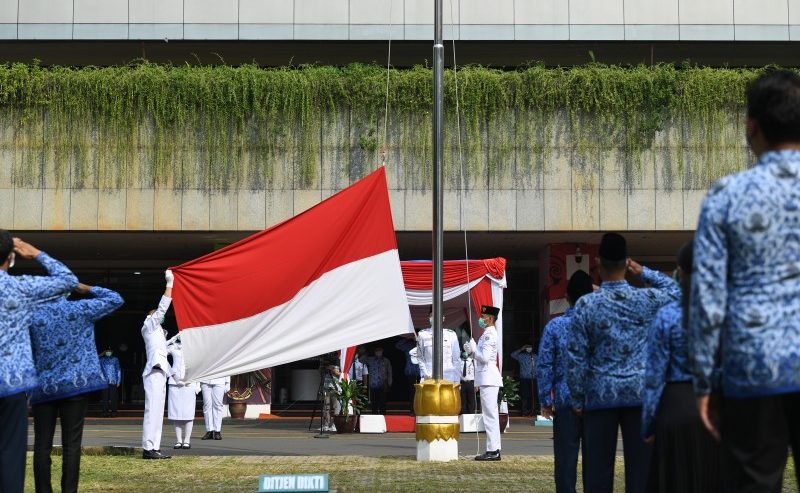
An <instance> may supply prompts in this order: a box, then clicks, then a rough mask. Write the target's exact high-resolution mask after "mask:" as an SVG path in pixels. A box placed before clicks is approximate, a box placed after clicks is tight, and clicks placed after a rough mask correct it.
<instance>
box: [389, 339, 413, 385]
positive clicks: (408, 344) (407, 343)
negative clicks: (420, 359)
mask: <svg viewBox="0 0 800 493" xmlns="http://www.w3.org/2000/svg"><path fill="white" fill-rule="evenodd" d="M394 347H396V348H397V349H399V350H400V351H403V355H405V357H406V366H405V368H404V369H403V373H405V375H406V376H407V377H411V378H413V379H414V381H415V382H416V381H417V380H419V365H418V364H417V363H414V362H413V361H411V354H410V352H411V350H412V349H414V348H415V347H417V343H416V342H414V341H413V340H409V339H405V338H401V339H400V340H399V341H397V342H396V343H395V345H394Z"/></svg>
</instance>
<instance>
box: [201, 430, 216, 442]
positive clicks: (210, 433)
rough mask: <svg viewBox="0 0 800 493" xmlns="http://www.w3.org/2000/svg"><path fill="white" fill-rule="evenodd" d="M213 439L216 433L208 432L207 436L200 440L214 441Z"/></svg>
mask: <svg viewBox="0 0 800 493" xmlns="http://www.w3.org/2000/svg"><path fill="white" fill-rule="evenodd" d="M213 439H214V432H213V431H207V432H206V434H205V435H203V438H201V439H200V440H213Z"/></svg>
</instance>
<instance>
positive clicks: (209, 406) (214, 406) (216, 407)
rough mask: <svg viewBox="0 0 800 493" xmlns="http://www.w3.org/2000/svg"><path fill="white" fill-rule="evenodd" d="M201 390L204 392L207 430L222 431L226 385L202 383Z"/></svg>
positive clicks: (204, 413) (204, 414) (204, 412)
mask: <svg viewBox="0 0 800 493" xmlns="http://www.w3.org/2000/svg"><path fill="white" fill-rule="evenodd" d="M200 390H201V391H202V392H203V417H204V418H205V419H206V431H222V398H223V397H225V385H210V384H207V383H201V384H200Z"/></svg>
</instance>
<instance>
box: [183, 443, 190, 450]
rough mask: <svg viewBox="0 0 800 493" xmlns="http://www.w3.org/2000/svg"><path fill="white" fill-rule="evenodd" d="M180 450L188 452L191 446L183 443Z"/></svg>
mask: <svg viewBox="0 0 800 493" xmlns="http://www.w3.org/2000/svg"><path fill="white" fill-rule="evenodd" d="M181 448H182V449H183V450H189V449H190V448H192V446H191V445H189V444H188V443H184V444H183V445H181Z"/></svg>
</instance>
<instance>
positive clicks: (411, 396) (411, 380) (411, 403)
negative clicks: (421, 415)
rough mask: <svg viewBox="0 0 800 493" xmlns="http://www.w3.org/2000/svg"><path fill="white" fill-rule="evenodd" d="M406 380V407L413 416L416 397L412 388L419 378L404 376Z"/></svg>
mask: <svg viewBox="0 0 800 493" xmlns="http://www.w3.org/2000/svg"><path fill="white" fill-rule="evenodd" d="M406 378H407V379H408V399H409V401H408V402H409V404H408V407H409V408H411V414H414V397H415V396H416V395H417V388H416V387H415V386H414V384H415V383H417V382H418V381H419V377H415V376H414V375H406Z"/></svg>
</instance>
